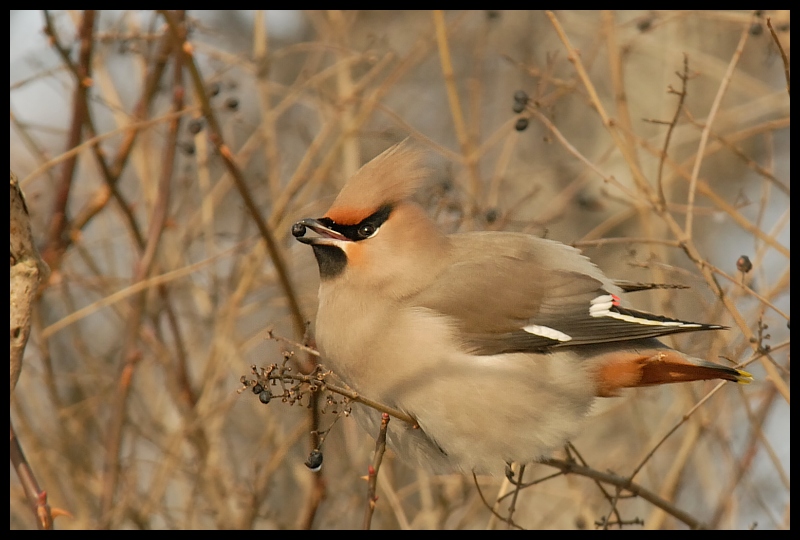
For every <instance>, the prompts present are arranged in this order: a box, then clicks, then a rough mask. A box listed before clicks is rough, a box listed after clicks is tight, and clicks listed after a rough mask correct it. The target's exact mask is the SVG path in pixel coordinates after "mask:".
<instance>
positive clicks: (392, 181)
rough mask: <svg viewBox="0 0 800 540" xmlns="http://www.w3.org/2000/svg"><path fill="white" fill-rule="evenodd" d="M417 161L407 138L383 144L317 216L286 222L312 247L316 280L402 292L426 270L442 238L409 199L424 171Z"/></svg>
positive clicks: (428, 271)
mask: <svg viewBox="0 0 800 540" xmlns="http://www.w3.org/2000/svg"><path fill="white" fill-rule="evenodd" d="M422 159H423V155H422V153H421V152H420V151H419V150H416V149H413V148H412V147H410V145H409V144H408V143H407V142H403V143H400V144H398V145H395V146H393V147H391V148H389V149H388V150H386V151H385V152H383V153H382V154H380V155H379V156H377V157H376V158H375V159H373V160H372V161H370V162H368V163H367V164H366V165H364V166H363V167H361V169H359V170H358V172H356V174H354V175H353V177H352V178H350V179H349V180H348V181H347V183H346V184H345V185H344V187H343V188H342V190H341V191H340V192H339V195H338V196H337V197H336V200H335V201H334V202H333V205H332V206H331V207H330V209H329V210H328V211H327V212H326V213H325V215H324V216H323V217H321V218H316V219H313V218H307V219H301V220H300V221H298V222H297V223H295V224H294V225H293V226H292V234H293V235H294V236H295V237H296V238H297V240H298V241H299V242H302V243H304V244H308V245H310V246H311V247H312V248H313V249H314V255H315V256H316V258H317V263H318V264H319V272H320V278H321V279H322V281H323V284H325V283H336V284H345V283H347V284H350V285H354V286H357V287H359V288H361V289H364V290H370V289H374V290H377V291H381V292H383V293H385V294H388V295H391V296H394V297H402V296H405V295H407V294H411V293H413V292H414V291H415V290H417V289H418V288H419V287H420V286H421V284H422V283H424V281H425V278H426V276H430V275H431V272H432V270H433V269H434V268H435V267H436V266H437V260H439V259H440V257H441V256H442V255H443V252H444V250H446V249H447V238H446V236H444V235H443V234H442V233H441V232H440V231H439V230H438V228H437V227H436V225H435V224H434V223H433V221H431V220H430V219H429V218H428V216H427V215H426V214H425V212H424V210H423V209H422V208H421V207H420V206H418V205H417V204H416V203H414V202H413V201H412V200H411V196H412V195H413V194H414V192H415V191H416V190H417V189H418V188H419V186H420V184H421V183H422V182H423V181H424V180H425V178H426V176H427V170H426V169H425V168H424V167H423V165H422ZM308 230H311V231H313V232H314V233H315V234H316V235H315V236H306V233H307V232H308Z"/></svg>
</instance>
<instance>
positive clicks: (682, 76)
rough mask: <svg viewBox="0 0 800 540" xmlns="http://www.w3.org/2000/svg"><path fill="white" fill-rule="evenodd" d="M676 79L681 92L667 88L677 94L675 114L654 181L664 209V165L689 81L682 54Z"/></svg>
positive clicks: (687, 67) (684, 54)
mask: <svg viewBox="0 0 800 540" xmlns="http://www.w3.org/2000/svg"><path fill="white" fill-rule="evenodd" d="M677 75H678V78H679V79H680V80H681V91H680V92H675V90H673V89H672V87H669V92H671V93H674V94H678V105H677V106H676V107H675V114H674V115H673V117H672V121H671V122H670V123H669V127H668V128H667V135H666V137H665V138H664V149H663V150H662V151H661V158H660V159H659V160H658V178H657V179H656V189H657V191H658V200H659V201H661V205H662V207H666V205H667V198H666V197H665V196H664V184H663V178H664V163H665V162H666V161H667V150H669V142H670V139H671V138H672V133H673V131H675V126H676V125H678V118H680V116H681V111H682V110H683V103H684V101H686V82H687V81H688V80H689V55H688V54H686V53H683V73H678V74H677Z"/></svg>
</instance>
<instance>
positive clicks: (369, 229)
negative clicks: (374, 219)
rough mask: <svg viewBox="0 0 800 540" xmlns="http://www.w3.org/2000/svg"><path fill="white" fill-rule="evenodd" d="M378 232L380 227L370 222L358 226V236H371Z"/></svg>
mask: <svg viewBox="0 0 800 540" xmlns="http://www.w3.org/2000/svg"><path fill="white" fill-rule="evenodd" d="M376 232H378V228H377V227H375V225H370V224H369V223H365V224H364V225H362V226H361V227H359V228H358V236H360V237H361V238H369V237H370V236H374V235H375V233H376Z"/></svg>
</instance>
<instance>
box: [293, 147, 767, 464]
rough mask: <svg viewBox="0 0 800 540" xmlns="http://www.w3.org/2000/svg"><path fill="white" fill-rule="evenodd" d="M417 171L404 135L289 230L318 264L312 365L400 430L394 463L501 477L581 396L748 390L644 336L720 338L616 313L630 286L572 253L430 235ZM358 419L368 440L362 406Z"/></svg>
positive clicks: (569, 433) (373, 424)
mask: <svg viewBox="0 0 800 540" xmlns="http://www.w3.org/2000/svg"><path fill="white" fill-rule="evenodd" d="M424 161H425V153H424V151H422V150H421V149H419V148H417V147H416V146H414V145H413V144H412V143H411V142H410V141H409V140H408V139H406V140H405V141H403V142H401V143H399V144H396V145H394V146H392V147H390V148H389V149H387V150H386V151H384V152H383V153H381V154H380V155H378V156H377V157H375V158H374V159H373V160H371V161H369V162H367V163H366V164H365V165H363V166H362V167H361V168H360V169H359V170H358V171H357V172H356V173H355V174H354V175H353V176H352V177H351V178H349V179H348V180H347V181H346V182H345V184H344V186H343V188H342V189H341V191H340V192H339V194H338V195H337V196H336V198H335V200H334V202H333V204H332V205H331V207H330V208H329V209H328V211H327V212H326V213H325V214H324V216H322V217H320V218H305V219H301V220H299V221H297V222H296V223H294V225H293V226H292V228H291V232H292V235H293V236H294V237H295V238H296V239H297V240H298V241H299V242H301V243H303V244H306V245H309V246H311V248H312V249H313V252H314V256H315V258H316V261H317V264H318V267H319V275H320V285H319V292H318V310H317V316H316V329H315V333H316V343H317V346H318V348H319V349H320V352H321V354H322V356H323V358H324V361H325V365H326V367H327V368H329V369H331V370H332V371H333V373H335V375H336V376H337V377H338V378H340V379H341V380H342V381H343V382H344V383H345V384H347V385H348V386H349V387H350V388H351V389H352V390H354V391H355V392H357V393H359V394H360V395H363V396H365V397H368V398H369V399H371V400H373V401H376V402H378V403H382V404H383V405H385V406H387V407H392V408H394V409H396V410H399V411H402V412H403V413H404V414H406V415H407V416H408V417H410V418H413V419H414V422H413V423H410V422H402V421H393V422H390V424H389V430H388V433H387V443H388V445H389V447H390V448H392V450H393V451H394V452H395V454H397V455H398V456H400V458H401V459H402V460H404V461H406V462H408V463H409V464H410V465H412V466H419V467H423V468H425V469H427V470H429V471H431V472H433V473H440V474H446V473H462V474H470V473H477V474H483V473H488V474H493V475H495V474H500V473H502V472H503V471H508V466H509V464H510V463H514V462H517V463H522V464H524V463H529V462H534V461H537V460H542V459H545V458H547V457H548V456H549V455H550V454H551V453H552V452H553V451H555V450H557V449H559V448H561V447H563V445H564V444H565V443H566V442H567V441H569V440H570V439H571V438H573V437H575V436H576V435H578V434H579V433H580V431H581V429H582V427H583V426H584V425H585V422H586V421H587V417H588V415H589V413H590V409H591V408H592V405H593V403H594V402H595V400H597V399H599V398H604V397H613V396H618V395H620V394H621V392H622V391H623V389H625V388H633V387H643V386H651V385H660V384H667V383H678V382H690V381H698V380H710V379H722V380H725V381H733V382H736V383H748V382H750V381H751V380H752V376H751V375H750V374H749V373H747V372H746V371H743V370H739V369H735V368H732V367H727V366H724V365H721V364H717V363H714V362H710V361H707V360H703V359H699V358H694V357H691V356H688V355H686V354H684V353H682V352H679V351H677V350H675V349H672V348H670V347H668V346H667V345H665V344H663V343H661V342H660V341H659V340H658V339H657V338H658V337H659V336H665V335H669V334H675V333H680V332H694V331H707V330H720V329H723V328H725V327H723V326H720V325H712V324H702V323H695V322H688V321H681V320H677V319H672V318H668V317H663V316H658V315H654V314H650V313H646V312H644V311H639V310H636V309H633V308H631V307H628V306H627V304H626V303H625V302H624V301H623V293H624V292H625V290H635V289H636V286H626V284H625V283H622V286H620V284H618V283H616V282H614V281H613V280H611V279H609V278H607V277H606V276H605V275H604V274H603V273H602V272H601V270H600V269H599V268H598V267H597V266H596V265H595V264H594V263H592V262H591V261H590V260H589V259H588V258H587V257H585V256H584V255H583V254H581V253H580V251H579V250H578V249H576V248H573V247H571V246H568V245H566V244H563V243H560V242H557V241H555V240H550V239H544V238H540V237H537V236H534V235H530V234H525V233H517V232H498V231H473V232H460V233H454V234H445V233H444V232H442V231H441V230H440V228H439V227H438V226H437V224H436V223H435V222H434V221H433V220H432V219H431V218H430V217H429V216H428V215H427V214H426V212H425V210H424V209H423V208H422V207H421V206H420V205H419V204H417V203H416V202H415V201H414V200H413V196H414V194H415V193H416V192H417V191H418V190H419V189H420V188H421V186H422V184H423V183H424V182H425V181H426V179H427V178H428V176H429V171H428V170H427V169H426V167H425V166H424ZM309 231H311V232H312V233H313V235H309V234H308V233H309ZM354 415H355V414H354ZM357 418H358V420H359V423H361V424H362V426H363V427H365V428H366V429H367V430H368V431H369V432H370V433H371V434H372V435H373V437H374V436H376V435H377V433H378V423H379V419H380V415H379V414H377V413H376V411H373V410H366V411H362V412H361V413H359V415H357Z"/></svg>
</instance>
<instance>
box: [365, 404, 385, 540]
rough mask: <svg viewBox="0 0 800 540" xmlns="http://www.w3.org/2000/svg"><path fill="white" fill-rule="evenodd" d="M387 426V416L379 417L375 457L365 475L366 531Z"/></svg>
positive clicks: (371, 510) (375, 490)
mask: <svg viewBox="0 0 800 540" xmlns="http://www.w3.org/2000/svg"><path fill="white" fill-rule="evenodd" d="M388 426H389V415H388V414H386V413H383V414H382V415H381V427H380V430H379V431H378V438H377V439H375V456H374V457H373V458H372V465H370V466H369V473H368V475H367V485H368V487H367V508H366V510H365V512H364V527H363V528H364V530H365V531H368V530H369V528H370V524H371V523H372V514H373V513H374V512H375V503H377V502H378V495H377V494H376V492H377V488H378V471H379V470H380V468H381V462H382V461H383V453H384V452H386V429H387V427H388Z"/></svg>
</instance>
